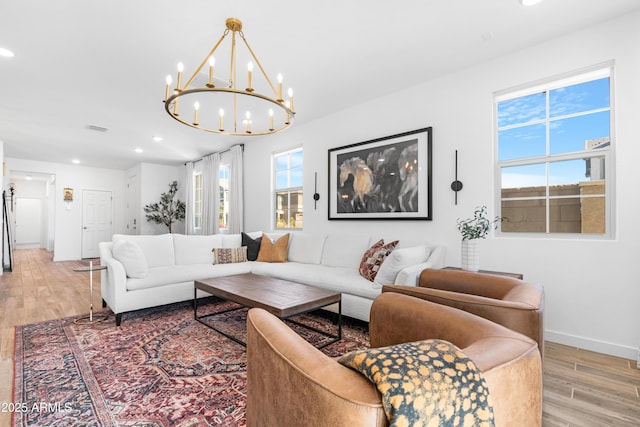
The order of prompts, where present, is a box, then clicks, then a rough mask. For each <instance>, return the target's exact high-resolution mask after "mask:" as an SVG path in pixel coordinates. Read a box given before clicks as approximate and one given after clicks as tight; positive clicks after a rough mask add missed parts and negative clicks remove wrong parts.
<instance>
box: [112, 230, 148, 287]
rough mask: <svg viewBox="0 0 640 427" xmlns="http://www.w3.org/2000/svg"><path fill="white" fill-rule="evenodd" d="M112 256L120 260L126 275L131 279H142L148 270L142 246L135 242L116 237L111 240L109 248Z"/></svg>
mask: <svg viewBox="0 0 640 427" xmlns="http://www.w3.org/2000/svg"><path fill="white" fill-rule="evenodd" d="M111 252H112V253H113V257H114V258H115V259H116V260H118V261H120V262H121V263H122V265H123V267H124V271H125V273H126V274H127V277H131V278H132V279H144V278H145V277H147V273H148V272H149V266H148V265H147V258H146V257H145V256H144V252H142V248H141V247H140V245H138V244H137V243H136V242H134V241H132V240H128V239H118V240H116V241H115V242H113V247H112V248H111Z"/></svg>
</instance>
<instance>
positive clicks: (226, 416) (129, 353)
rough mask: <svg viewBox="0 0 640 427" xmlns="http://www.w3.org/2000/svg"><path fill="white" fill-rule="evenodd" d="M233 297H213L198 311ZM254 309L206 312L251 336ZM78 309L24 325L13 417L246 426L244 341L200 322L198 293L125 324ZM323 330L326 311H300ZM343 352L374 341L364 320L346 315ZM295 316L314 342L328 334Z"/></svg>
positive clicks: (129, 317)
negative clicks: (86, 319) (89, 317)
mask: <svg viewBox="0 0 640 427" xmlns="http://www.w3.org/2000/svg"><path fill="white" fill-rule="evenodd" d="M233 305H234V303H231V302H226V301H220V300H217V299H214V298H209V299H207V300H206V301H205V304H202V305H200V304H199V306H198V314H199V315H200V314H206V312H207V310H210V312H218V311H222V310H224V309H227V308H231V307H232V306H233ZM246 312H247V310H246V309H242V310H238V311H232V312H228V313H225V314H223V315H218V316H215V317H210V318H208V320H209V321H215V322H216V323H217V324H216V326H217V327H218V328H220V329H223V330H225V331H228V332H230V333H233V334H234V335H236V336H240V337H241V339H242V340H243V341H244V340H245V339H246V323H245V322H246ZM74 319H75V318H66V319H58V320H53V321H48V322H42V323H35V324H31V325H23V326H17V327H16V353H15V378H14V397H13V403H14V405H15V408H14V411H13V425H14V426H16V427H17V426H54V425H55V426H104V427H106V426H136V427H141V426H144V427H151V426H158V427H159V426H180V427H195V426H211V425H224V426H244V425H245V424H246V423H245V402H246V353H245V348H244V347H242V346H241V345H239V344H237V343H235V342H233V341H232V340H230V339H228V338H226V337H224V336H223V335H221V334H219V333H217V332H215V331H214V330H212V329H211V328H208V327H207V326H205V325H202V324H201V323H199V322H197V321H196V320H194V318H193V306H192V303H191V302H184V303H177V304H172V305H169V306H163V307H156V308H152V309H145V310H140V311H137V312H133V313H128V314H125V315H124V316H123V320H122V326H120V327H116V326H115V319H114V316H113V315H112V314H111V315H110V316H109V318H108V319H107V320H106V321H105V322H101V323H94V324H89V325H76V324H75V323H74V322H73V321H74ZM294 319H295V320H297V321H299V322H303V323H305V324H309V325H312V326H314V327H316V328H319V329H321V330H327V329H328V330H329V331H330V332H334V331H336V330H337V326H336V325H334V324H333V323H332V322H331V319H330V316H329V315H328V313H326V312H315V313H314V314H305V315H300V316H296V317H295V318H294ZM343 320H344V321H343V328H342V340H341V341H339V342H337V343H334V344H331V345H329V346H327V347H325V348H323V349H322V351H323V352H324V353H325V354H327V355H329V356H331V357H337V356H340V355H342V354H344V353H346V352H348V351H352V350H356V349H359V348H366V347H368V346H369V338H368V333H367V327H366V324H365V323H363V322H359V321H355V320H351V319H343ZM289 325H290V326H291V327H292V328H293V329H295V330H296V331H298V332H299V333H300V334H301V335H303V336H304V337H305V338H306V339H307V340H308V341H310V342H311V343H313V344H314V345H321V344H322V341H323V340H326V339H328V338H326V337H324V336H322V335H321V334H317V333H316V332H313V331H309V330H307V329H301V328H299V327H297V326H296V325H294V324H292V323H289Z"/></svg>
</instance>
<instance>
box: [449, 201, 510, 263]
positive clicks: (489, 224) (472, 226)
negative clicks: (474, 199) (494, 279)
mask: <svg viewBox="0 0 640 427" xmlns="http://www.w3.org/2000/svg"><path fill="white" fill-rule="evenodd" d="M501 220H502V218H500V217H498V216H496V217H495V218H494V219H493V220H491V219H489V214H488V212H487V207H486V206H478V207H476V209H475V210H474V211H473V217H471V218H467V219H460V218H458V221H457V224H458V231H459V232H460V234H461V235H462V269H463V270H468V271H478V270H480V252H479V247H478V241H479V239H486V238H487V234H489V232H490V231H491V229H492V228H493V229H496V228H497V227H498V223H499V222H500V221H501Z"/></svg>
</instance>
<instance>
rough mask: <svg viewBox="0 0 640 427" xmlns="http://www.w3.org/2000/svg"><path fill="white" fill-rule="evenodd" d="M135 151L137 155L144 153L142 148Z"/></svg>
mask: <svg viewBox="0 0 640 427" xmlns="http://www.w3.org/2000/svg"><path fill="white" fill-rule="evenodd" d="M133 151H135V152H136V153H142V152H143V151H144V150H143V149H142V148H136V149H135V150H133Z"/></svg>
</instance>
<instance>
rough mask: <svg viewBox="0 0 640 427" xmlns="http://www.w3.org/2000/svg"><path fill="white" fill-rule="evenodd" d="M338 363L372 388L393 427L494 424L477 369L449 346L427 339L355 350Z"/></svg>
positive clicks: (456, 348)
mask: <svg viewBox="0 0 640 427" xmlns="http://www.w3.org/2000/svg"><path fill="white" fill-rule="evenodd" d="M338 361H339V362H340V363H341V364H343V365H345V366H347V367H349V368H352V369H354V370H356V371H358V372H360V373H361V374H363V375H364V376H365V377H366V378H367V379H368V380H369V381H371V382H372V383H374V384H375V385H376V387H377V388H378V391H380V394H381V395H382V404H383V407H384V411H385V414H386V415H387V418H388V419H389V423H390V424H391V425H393V426H396V425H397V426H400V425H402V426H405V425H407V426H408V425H425V426H426V425H465V426H467V425H469V426H471V425H473V426H487V427H489V426H494V425H495V424H494V419H493V408H492V406H491V403H490V401H489V389H488V386H487V382H486V381H485V379H484V377H483V376H482V373H481V372H480V369H478V367H477V366H476V364H475V363H474V362H473V361H472V360H471V359H470V358H469V357H468V356H467V355H466V354H465V353H464V352H462V351H461V350H460V349H459V348H458V347H456V346H455V345H453V344H451V343H450V342H447V341H443V340H438V339H430V340H425V341H415V342H408V343H402V344H397V345H392V346H389V347H379V348H371V349H364V350H356V351H354V352H352V353H348V354H346V355H344V356H342V357H341V358H340V359H339V360H338Z"/></svg>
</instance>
